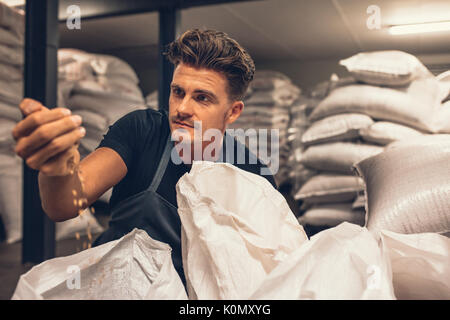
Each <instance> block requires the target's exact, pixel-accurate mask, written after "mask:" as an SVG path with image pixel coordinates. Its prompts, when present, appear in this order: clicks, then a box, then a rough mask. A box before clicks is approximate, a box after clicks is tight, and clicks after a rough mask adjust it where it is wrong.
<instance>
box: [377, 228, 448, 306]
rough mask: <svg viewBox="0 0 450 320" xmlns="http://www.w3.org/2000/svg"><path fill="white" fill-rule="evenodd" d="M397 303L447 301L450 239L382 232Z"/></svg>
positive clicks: (427, 234) (436, 235) (433, 234)
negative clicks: (407, 300) (404, 301)
mask: <svg viewBox="0 0 450 320" xmlns="http://www.w3.org/2000/svg"><path fill="white" fill-rule="evenodd" d="M381 242H382V248H383V251H385V253H386V254H387V255H388V256H389V260H390V263H391V268H392V277H393V285H394V292H395V296H396V297H397V299H399V300H405V299H412V300H449V299H450V263H449V253H450V239H449V238H447V237H445V236H442V235H439V234H436V233H419V234H398V233H394V232H390V231H386V230H383V231H382V232H381Z"/></svg>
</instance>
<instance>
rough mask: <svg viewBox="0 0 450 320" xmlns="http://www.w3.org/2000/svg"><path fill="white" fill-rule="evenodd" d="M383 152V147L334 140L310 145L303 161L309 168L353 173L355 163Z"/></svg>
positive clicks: (303, 156) (303, 155)
mask: <svg viewBox="0 0 450 320" xmlns="http://www.w3.org/2000/svg"><path fill="white" fill-rule="evenodd" d="M380 152H383V147H381V146H375V145H369V144H363V143H361V144H358V143H352V142H332V143H323V144H317V145H313V146H310V147H308V149H306V151H305V152H304V153H303V154H302V158H301V163H302V164H303V165H305V166H307V167H308V168H312V169H316V170H322V171H332V172H335V173H342V174H349V175H352V174H353V164H355V163H357V162H359V161H361V160H363V159H366V158H369V157H371V156H373V155H376V154H378V153H380Z"/></svg>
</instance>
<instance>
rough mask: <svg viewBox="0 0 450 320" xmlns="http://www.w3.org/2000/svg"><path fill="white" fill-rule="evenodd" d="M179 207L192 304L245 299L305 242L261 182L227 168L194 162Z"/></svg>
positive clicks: (274, 192)
mask: <svg viewBox="0 0 450 320" xmlns="http://www.w3.org/2000/svg"><path fill="white" fill-rule="evenodd" d="M218 180H220V183H217V181H218ZM177 202H178V214H179V215H180V219H181V223H182V230H183V232H182V248H183V266H184V270H185V275H186V280H187V287H188V293H189V298H190V299H248V298H249V296H250V295H251V294H252V293H253V291H254V290H256V289H257V288H258V287H259V285H260V284H261V282H262V281H263V280H264V279H265V277H266V276H267V275H268V274H269V273H270V271H271V270H273V269H274V268H275V267H276V266H277V265H278V264H279V263H280V262H281V261H283V260H284V259H285V258H286V257H287V256H288V255H289V254H290V253H291V252H292V251H294V250H295V249H297V248H298V247H299V246H300V245H301V244H302V242H304V241H306V240H307V236H306V234H305V232H304V230H303V228H302V226H300V225H299V224H298V222H297V220H296V218H295V216H294V214H293V213H292V212H291V210H290V208H289V206H288V204H287V202H286V200H285V199H284V197H283V196H282V195H281V194H280V193H279V192H278V191H277V190H276V189H274V188H273V186H272V185H271V184H270V183H269V182H268V181H267V180H266V179H265V178H263V177H261V176H258V175H255V174H252V173H249V172H246V171H243V170H241V169H239V168H237V167H234V166H232V165H230V164H227V163H212V162H194V163H193V165H192V168H191V171H190V172H189V173H187V174H185V175H184V176H183V177H182V178H181V179H180V180H179V181H178V183H177Z"/></svg>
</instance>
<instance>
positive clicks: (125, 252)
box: [12, 229, 187, 300]
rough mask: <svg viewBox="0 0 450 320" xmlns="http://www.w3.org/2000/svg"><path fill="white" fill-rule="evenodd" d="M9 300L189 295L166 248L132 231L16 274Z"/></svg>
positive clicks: (113, 298)
mask: <svg viewBox="0 0 450 320" xmlns="http://www.w3.org/2000/svg"><path fill="white" fill-rule="evenodd" d="M12 299H13V300H22V299H26V300H29V299H32V300H34V299H48V300H52V299H57V300H122V299H127V300H128V299H131V300H138V299H139V300H141V299H142V300H147V299H152V300H153V299H154V300H162V299H164V300H165V299H168V300H175V299H187V296H186V291H185V289H184V286H183V283H182V282H181V279H180V277H179V275H178V273H177V272H176V270H175V268H174V266H173V263H172V256H171V248H170V246H169V245H167V244H165V243H162V242H160V241H156V240H154V239H152V238H150V237H149V236H148V234H147V233H146V232H145V231H143V230H138V229H134V230H133V231H132V232H130V233H128V234H127V235H125V236H123V237H122V238H120V239H118V240H115V241H111V242H108V243H105V244H103V245H100V246H98V247H95V248H91V249H87V250H84V251H82V252H80V253H77V254H74V255H71V256H67V257H61V258H55V259H51V260H47V261H45V262H43V263H41V264H39V265H37V266H35V267H33V268H32V269H31V270H30V271H29V272H27V273H26V274H24V275H22V276H21V277H20V280H19V282H18V284H17V287H16V290H15V292H14V295H13V297H12Z"/></svg>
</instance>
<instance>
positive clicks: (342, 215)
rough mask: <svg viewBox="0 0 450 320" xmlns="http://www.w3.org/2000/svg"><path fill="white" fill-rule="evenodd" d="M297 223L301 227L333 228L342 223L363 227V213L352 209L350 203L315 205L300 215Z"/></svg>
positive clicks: (357, 209)
mask: <svg viewBox="0 0 450 320" xmlns="http://www.w3.org/2000/svg"><path fill="white" fill-rule="evenodd" d="M298 222H299V223H300V224H301V225H303V226H306V225H310V226H327V227H335V226H337V225H339V224H341V223H342V222H349V223H354V224H357V225H360V226H364V222H365V212H364V209H363V210H361V209H360V208H355V209H353V208H352V203H351V202H347V203H327V204H317V205H315V206H313V207H311V208H309V209H308V210H307V211H306V212H305V213H304V214H303V215H301V216H300V217H299V218H298Z"/></svg>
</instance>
